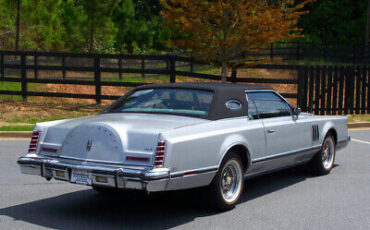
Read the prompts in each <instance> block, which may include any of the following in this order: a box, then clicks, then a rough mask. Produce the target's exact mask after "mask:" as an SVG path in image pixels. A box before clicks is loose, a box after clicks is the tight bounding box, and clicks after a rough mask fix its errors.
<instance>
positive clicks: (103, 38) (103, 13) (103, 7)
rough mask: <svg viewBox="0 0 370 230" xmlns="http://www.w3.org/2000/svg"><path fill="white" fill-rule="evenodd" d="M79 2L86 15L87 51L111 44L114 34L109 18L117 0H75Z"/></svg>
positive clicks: (90, 51)
mask: <svg viewBox="0 0 370 230" xmlns="http://www.w3.org/2000/svg"><path fill="white" fill-rule="evenodd" d="M76 2H77V3H79V4H81V6H82V7H83V9H84V12H85V13H86V15H87V20H86V27H87V28H88V33H87V35H88V36H87V37H86V41H88V51H89V53H92V52H93V51H94V50H96V49H98V51H99V49H100V50H101V49H106V48H107V47H112V46H113V39H114V34H115V32H116V31H115V28H114V24H113V22H112V20H111V16H112V12H113V9H114V7H115V5H116V4H117V2H118V0H106V1H101V0H76Z"/></svg>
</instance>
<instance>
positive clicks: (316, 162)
mask: <svg viewBox="0 0 370 230" xmlns="http://www.w3.org/2000/svg"><path fill="white" fill-rule="evenodd" d="M334 161H335V141H334V137H333V136H332V135H330V134H329V135H328V136H326V137H325V139H324V141H323V143H322V147H321V150H320V152H318V153H317V154H316V155H315V156H314V158H313V159H312V162H311V166H312V170H313V173H314V174H316V175H326V174H329V173H330V171H331V169H332V168H333V166H334Z"/></svg>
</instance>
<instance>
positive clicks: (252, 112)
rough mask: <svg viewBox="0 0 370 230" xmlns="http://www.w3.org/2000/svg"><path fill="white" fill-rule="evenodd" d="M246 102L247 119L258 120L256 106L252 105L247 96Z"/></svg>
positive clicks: (252, 102)
mask: <svg viewBox="0 0 370 230" xmlns="http://www.w3.org/2000/svg"><path fill="white" fill-rule="evenodd" d="M247 101H248V118H249V120H255V119H258V113H257V109H256V105H255V104H254V101H253V100H252V99H251V98H248V95H247Z"/></svg>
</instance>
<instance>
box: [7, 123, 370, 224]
mask: <svg viewBox="0 0 370 230" xmlns="http://www.w3.org/2000/svg"><path fill="white" fill-rule="evenodd" d="M350 135H351V136H352V138H353V141H352V142H351V143H350V144H349V145H348V147H347V148H346V149H344V150H342V151H340V152H338V154H337V158H336V167H335V168H334V169H333V170H332V173H331V174H330V175H328V176H321V177H313V176H311V174H310V173H309V172H308V170H307V168H305V167H298V168H294V169H289V170H284V171H281V172H278V173H274V174H271V175H267V176H263V177H259V178H255V179H252V180H249V181H247V183H246V187H245V191H244V193H243V196H242V202H241V203H240V204H239V205H237V207H236V208H235V209H233V210H231V211H229V212H225V213H212V212H209V211H208V210H207V209H206V208H205V207H204V202H203V198H204V197H202V196H201V195H200V193H199V192H198V191H197V190H190V191H182V192H171V193H161V194H152V195H149V196H144V195H142V194H139V195H138V194H123V193H122V194H116V195H111V196H108V197H107V196H102V195H99V194H98V193H96V192H95V191H94V190H92V189H89V188H88V187H84V186H79V185H71V184H67V183H64V182H59V181H55V180H52V181H49V182H47V181H46V180H45V179H42V178H39V177H36V176H28V175H22V174H20V171H19V169H18V166H17V164H16V160H17V158H18V157H20V156H21V155H22V154H24V153H25V152H26V149H27V145H28V141H26V140H0V229H63V230H75V229H76V230H77V229H89V230H91V229H169V228H174V229H192V230H194V229H336V230H339V229H370V130H357V131H351V132H350Z"/></svg>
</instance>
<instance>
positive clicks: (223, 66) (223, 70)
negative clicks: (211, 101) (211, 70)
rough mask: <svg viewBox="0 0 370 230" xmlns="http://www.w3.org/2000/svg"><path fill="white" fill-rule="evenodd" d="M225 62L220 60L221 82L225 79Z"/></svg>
mask: <svg viewBox="0 0 370 230" xmlns="http://www.w3.org/2000/svg"><path fill="white" fill-rule="evenodd" d="M226 71H227V63H226V62H222V66H221V81H222V82H223V83H225V82H226V80H227V72H226Z"/></svg>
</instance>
